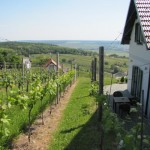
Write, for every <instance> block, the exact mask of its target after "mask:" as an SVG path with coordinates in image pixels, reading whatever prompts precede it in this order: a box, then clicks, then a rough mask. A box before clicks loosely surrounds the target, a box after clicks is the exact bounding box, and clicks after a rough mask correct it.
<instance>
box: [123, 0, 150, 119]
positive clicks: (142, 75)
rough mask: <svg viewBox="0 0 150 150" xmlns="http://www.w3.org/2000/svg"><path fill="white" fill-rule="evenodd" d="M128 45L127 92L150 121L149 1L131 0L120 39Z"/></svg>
mask: <svg viewBox="0 0 150 150" xmlns="http://www.w3.org/2000/svg"><path fill="white" fill-rule="evenodd" d="M121 43H122V44H129V68H128V91H129V92H130V93H131V94H132V95H133V96H135V97H136V98H137V99H138V100H139V101H141V99H142V98H141V95H142V94H141V93H142V92H141V91H142V90H144V113H145V116H146V117H148V118H149V119H150V0H131V2H130V6H129V10H128V14H127V19H126V23H125V27H124V33H123V37H122V42H121Z"/></svg>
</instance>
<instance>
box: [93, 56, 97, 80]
mask: <svg viewBox="0 0 150 150" xmlns="http://www.w3.org/2000/svg"><path fill="white" fill-rule="evenodd" d="M96 66H97V58H96V57H95V58H94V64H93V69H94V73H93V74H94V76H93V80H94V81H96Z"/></svg>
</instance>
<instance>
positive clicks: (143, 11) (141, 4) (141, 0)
mask: <svg viewBox="0 0 150 150" xmlns="http://www.w3.org/2000/svg"><path fill="white" fill-rule="evenodd" d="M135 3H136V7H137V11H138V15H139V18H140V21H141V25H142V28H143V32H144V36H145V40H146V43H147V47H148V49H150V0H136V2H135Z"/></svg>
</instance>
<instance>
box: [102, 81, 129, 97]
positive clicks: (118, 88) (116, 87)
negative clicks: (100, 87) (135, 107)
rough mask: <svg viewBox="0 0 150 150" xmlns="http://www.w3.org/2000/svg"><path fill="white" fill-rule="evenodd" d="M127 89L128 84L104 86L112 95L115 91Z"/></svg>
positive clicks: (106, 91)
mask: <svg viewBox="0 0 150 150" xmlns="http://www.w3.org/2000/svg"><path fill="white" fill-rule="evenodd" d="M110 88H111V89H110ZM126 89H127V84H112V86H111V85H106V86H104V93H107V94H110V95H112V94H113V93H114V92H115V91H125V90H126ZM110 90H111V93H110Z"/></svg>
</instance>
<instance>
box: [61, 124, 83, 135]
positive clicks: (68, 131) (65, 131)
mask: <svg viewBox="0 0 150 150" xmlns="http://www.w3.org/2000/svg"><path fill="white" fill-rule="evenodd" d="M83 126H84V124H83V125H80V126H77V127H74V128H70V129H68V130H63V131H61V132H60V133H62V134H66V133H70V132H72V131H74V130H76V129H79V128H81V127H83Z"/></svg>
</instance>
